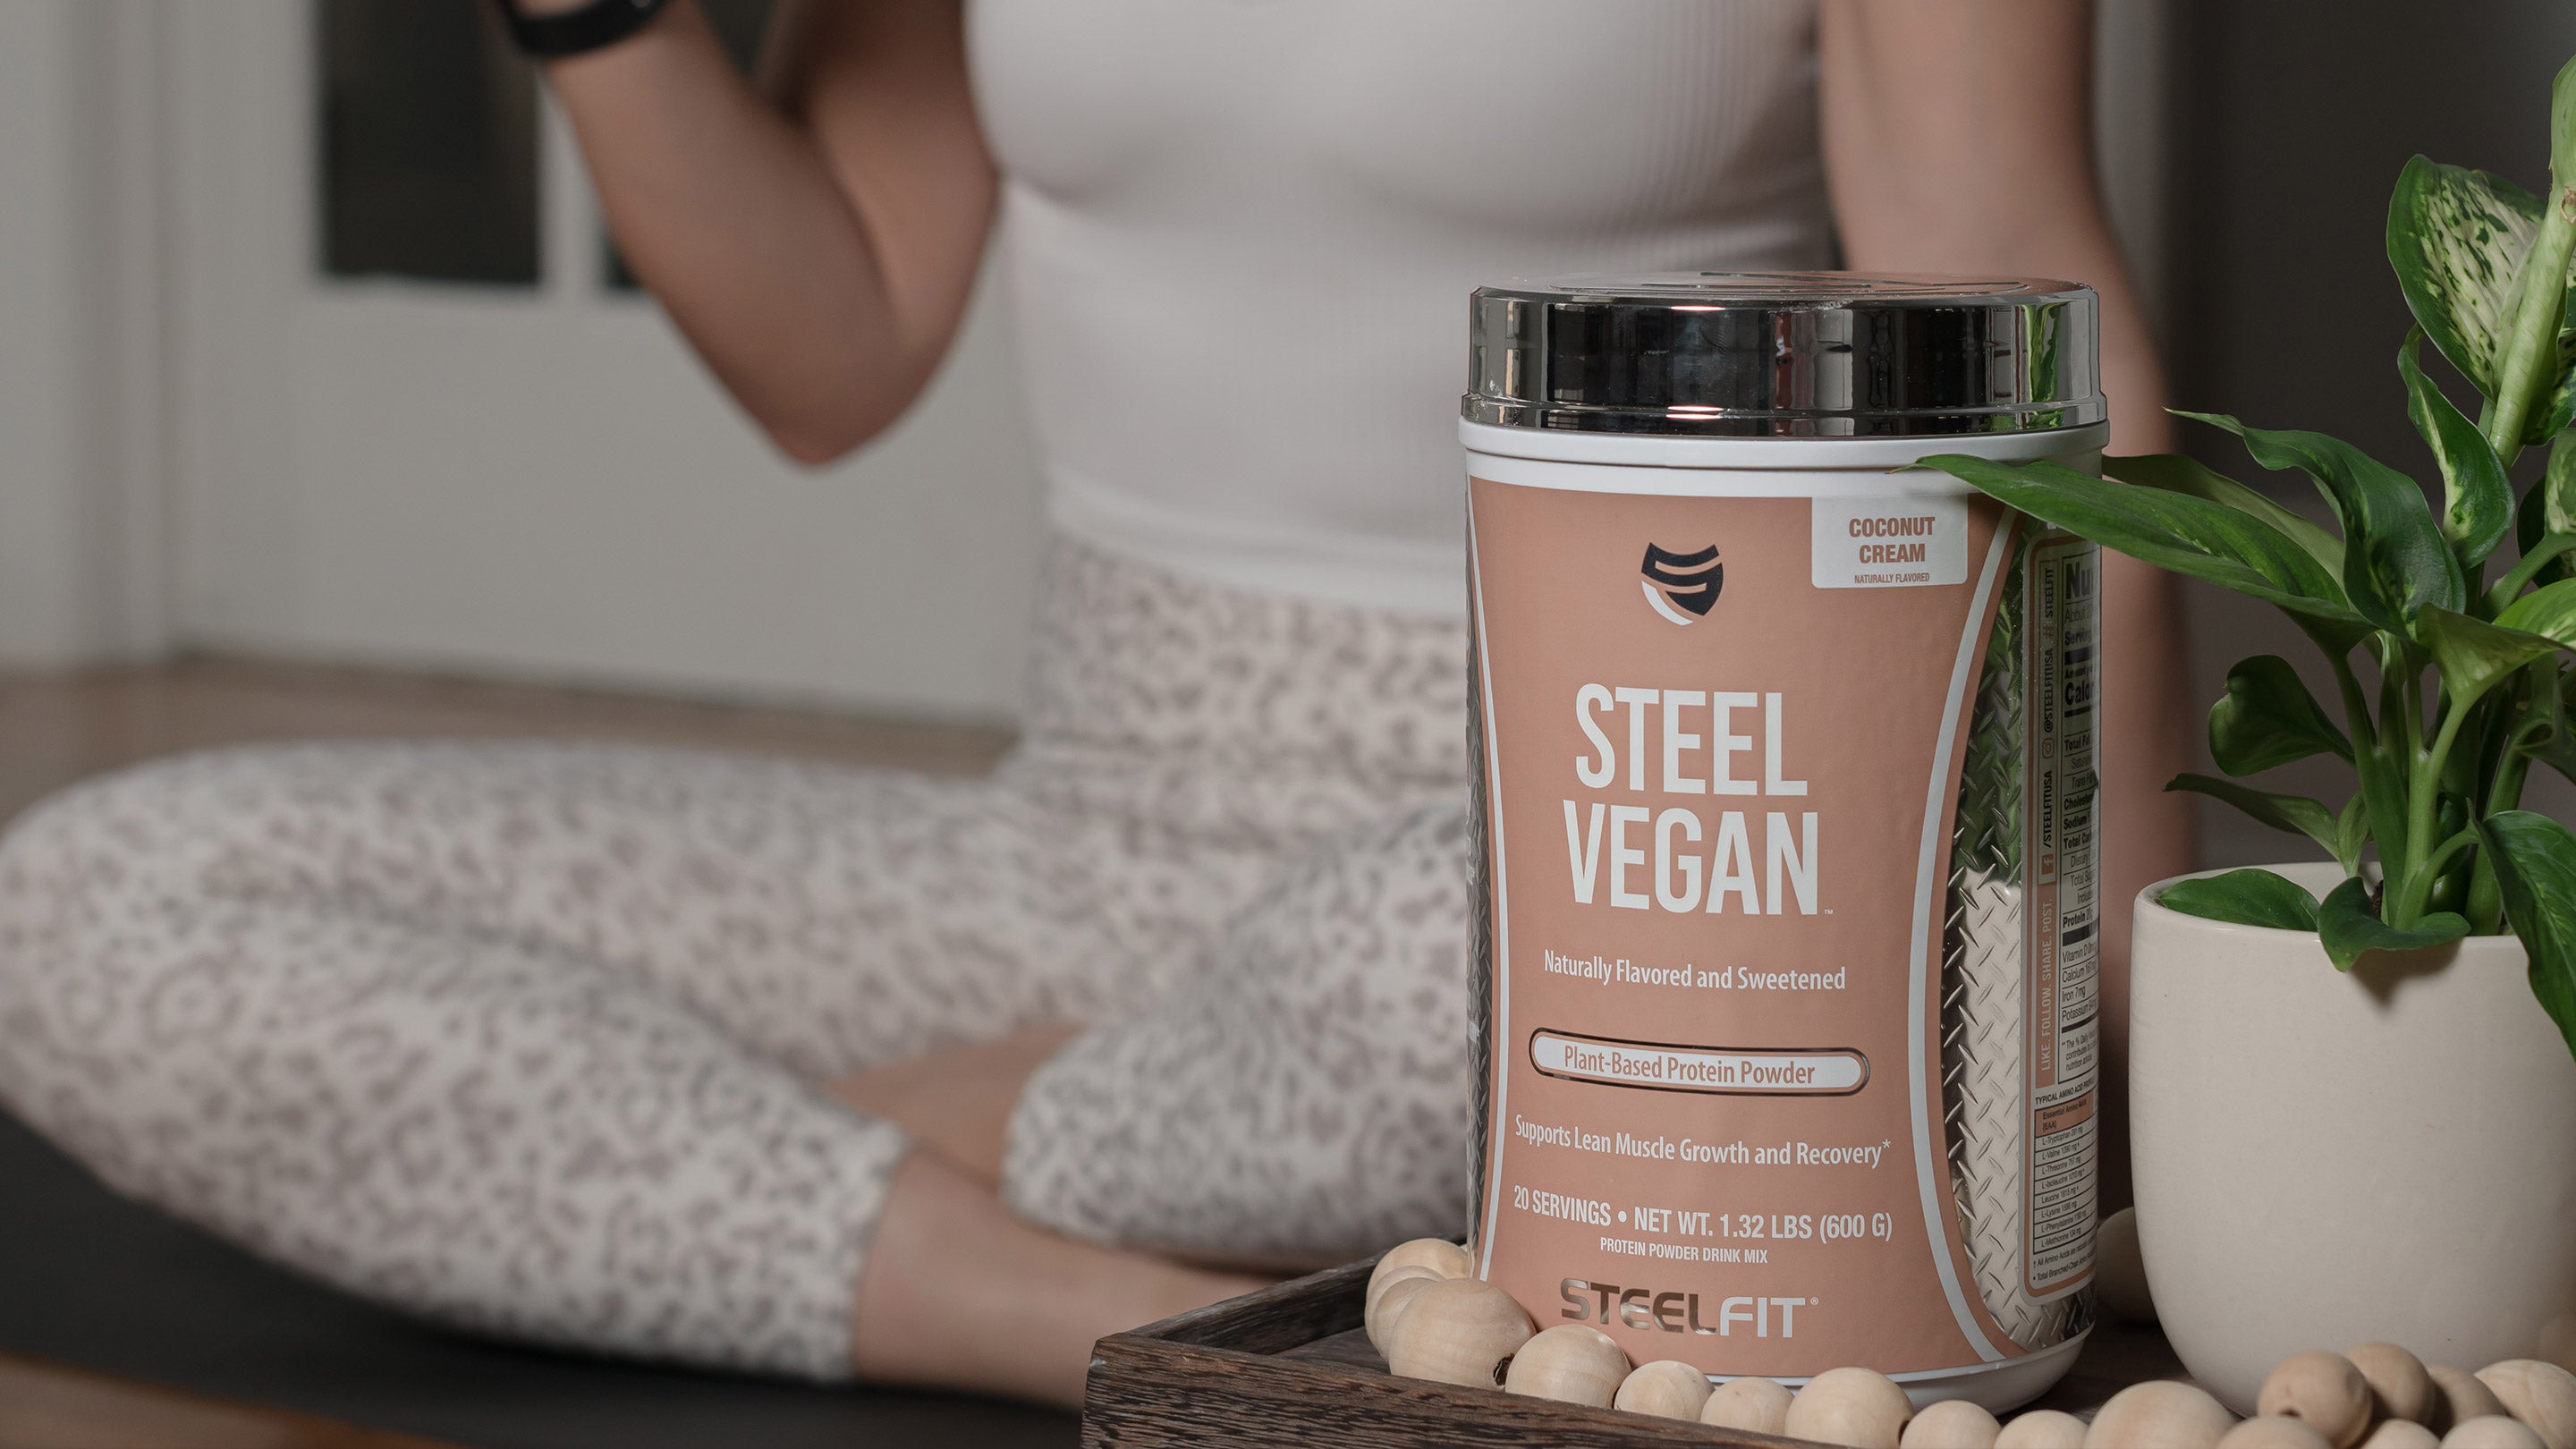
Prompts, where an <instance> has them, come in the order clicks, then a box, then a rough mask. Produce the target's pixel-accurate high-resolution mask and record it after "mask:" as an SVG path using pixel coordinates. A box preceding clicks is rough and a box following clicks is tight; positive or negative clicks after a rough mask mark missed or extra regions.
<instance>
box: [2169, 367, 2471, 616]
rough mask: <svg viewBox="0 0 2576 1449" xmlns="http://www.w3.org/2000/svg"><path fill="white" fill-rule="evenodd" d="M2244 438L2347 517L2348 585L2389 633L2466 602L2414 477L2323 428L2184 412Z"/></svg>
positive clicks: (2259, 457) (2356, 605)
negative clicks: (2300, 474)
mask: <svg viewBox="0 0 2576 1449" xmlns="http://www.w3.org/2000/svg"><path fill="white" fill-rule="evenodd" d="M2178 416H2181V417H2186V418H2198V419H2199V420H2200V421H2202V422H2205V423H2209V424H2211V425H2213V426H2215V427H2221V428H2225V429H2226V430H2227V431H2229V432H2231V433H2234V434H2235V435H2236V436H2238V437H2239V438H2242V439H2244V440H2245V449H2246V451H2247V452H2249V453H2252V454H2253V455H2254V461H2256V462H2258V463H2260V464H2262V465H2263V466H2264V467H2266V468H2273V469H2288V468H2297V469H2301V470H2302V471H2304V472H2306V474H2307V475H2308V476H2309V477H2311V478H2313V479H2315V480H2316V482H2317V486H2318V487H2319V488H2321V489H2323V490H2324V491H2325V495H2326V498H2327V500H2328V501H2329V502H2331V503H2333V504H2334V508H2335V517H2336V518H2337V519H2338V520H2340V521H2341V522H2342V524H2343V536H2344V544H2345V547H2344V560H2343V587H2344V594H2345V597H2346V598H2348V599H2349V600H2350V601H2351V604H2352V608H2353V610H2354V611H2355V612H2356V613H2359V614H2360V615H2361V616H2362V617H2363V618H2365V619H2368V620H2369V621H2370V622H2371V623H2373V624H2376V625H2377V626H2379V627H2380V628H2382V629H2385V630H2387V631H2388V632H2389V633H2392V634H2396V635H2399V636H2402V637H2412V635H2413V632H2414V631H2413V627H2412V625H2413V620H2414V618H2415V611H2416V610H2418V609H2421V608H2423V607H2425V606H2426V605H2431V606H2433V607H2436V608H2442V609H2448V610H2450V611H2451V612H2453V613H2458V612H2459V611H2460V610H2462V609H2464V608H2466V607H2468V591H2469V586H2468V581H2467V579H2466V578H2465V577H2464V576H2462V574H2461V572H2460V561H2459V560H2458V559H2457V558H2455V557H2453V556H2452V554H2451V547H2450V543H2449V541H2448V540H2446V539H2444V538H2443V537H2442V530H2441V529H2440V528H2439V527H2438V526H2436V525H2435V524H2434V522H2433V510H2432V509H2431V508H2430V507H2428V506H2427V505H2426V504H2425V502H2424V490H2423V489H2421V488H2418V487H2416V486H2415V480H2414V479H2412V478H2409V477H2407V476H2406V475H2405V474H2403V473H2400V472H2398V471H2397V470H2396V469H2394V468H2391V467H2389V466H2388V465H2387V464H2385V463H2382V462H2380V461H2378V460H2377V459H2375V458H2372V457H2371V456H2370V455H2369V454H2367V453H2364V452H2362V451H2361V450H2360V449H2359V448H2356V447H2354V446H2352V445H2351V444H2350V443H2347V442H2344V441H2342V440H2341V439H2338V438H2330V437H2327V436H2326V435H2325V434H2323V433H2310V432H2303V431H2299V430H2297V429H2280V430H2275V429H2270V428H2250V427H2247V426H2246V425H2245V424H2243V423H2240V422H2238V421H2237V420H2236V419H2234V418H2231V417H2228V416H2226V415H2225V414H2222V413H2179V414H2178Z"/></svg>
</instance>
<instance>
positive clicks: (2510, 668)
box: [2415, 584, 2576, 709]
mask: <svg viewBox="0 0 2576 1449" xmlns="http://www.w3.org/2000/svg"><path fill="white" fill-rule="evenodd" d="M2550 587H2551V588H2570V587H2576V585H2570V584H2552V585H2551V586H2550ZM2538 597H2539V595H2537V594H2525V595H2524V596H2523V598H2524V599H2526V600H2528V599H2535V598H2538ZM2512 612H2513V610H2511V609H2507V610H2506V611H2505V613H2506V614H2510V613H2512ZM2415 623H2416V629H2417V632H2418V634H2419V635H2420V636H2421V637H2422V639H2423V641H2424V647H2426V648H2427V649H2430V650H2431V651H2432V652H2433V667H2434V668H2436V669H2439V670H2440V671H2441V672H2442V688H2443V689H2444V690H2446V691H2448V692H2449V694H2450V696H2451V708H2453V709H2466V708H2467V707H2468V706H2470V705H2471V704H2474V703H2476V702H2477V699H2478V697H2479V696H2480V695H2483V694H2485V693H2486V692H2487V691H2488V690H2489V689H2492V688H2494V687H2495V684H2496V681H2498V680H2500V679H2503V678H2505V677H2506V676H2508V675H2510V674H2512V673H2513V672H2514V671H2515V670H2517V669H2520V668H2521V667H2522V666H2524V665H2526V664H2529V663H2530V662H2531V661H2533V660H2535V659H2545V658H2547V657H2548V656H2549V655H2550V654H2552V653H2553V652H2555V651H2556V650H2557V648H2558V643H2557V641H2556V640H2554V639H2551V638H2548V637H2547V636H2545V635H2541V634H2536V633H2531V632H2528V631H2525V630H2522V629H2518V628H2515V627H2513V626H2511V625H2508V624H2504V623H2503V622H2502V616H2501V615H2500V616H2498V622H2497V623H2494V624H2487V623H2481V622H2479V621H2478V620H2476V619H2472V618H2470V617H2469V616H2468V615H2466V614H2454V613H2452V612H2451V611H2450V610H2448V609H2436V608H2432V607H2429V606H2428V607H2427V608H2426V609H2425V610H2424V612H2422V613H2421V614H2418V615H2417V616H2416V617H2415Z"/></svg>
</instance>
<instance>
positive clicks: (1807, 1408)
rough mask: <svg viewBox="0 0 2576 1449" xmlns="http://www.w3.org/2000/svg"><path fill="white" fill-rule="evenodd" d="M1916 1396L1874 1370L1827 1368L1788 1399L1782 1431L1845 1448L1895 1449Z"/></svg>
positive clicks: (1787, 1434)
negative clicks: (1906, 1395)
mask: <svg viewBox="0 0 2576 1449" xmlns="http://www.w3.org/2000/svg"><path fill="white" fill-rule="evenodd" d="M1913 1417H1914V1401H1913V1400H1911V1399H1908V1398H1907V1397H1905V1390H1903V1389H1900V1388H1898V1387H1897V1386H1896V1382H1895V1381H1894V1380H1893V1379H1890V1378H1889V1377H1888V1376H1887V1375H1885V1374H1883V1373H1880V1372H1878V1371H1877V1370H1875V1369H1865V1368H1838V1369H1827V1370H1825V1371H1824V1372H1823V1373H1820V1374H1818V1375H1816V1376H1815V1377H1814V1378H1811V1379H1809V1380H1807V1386H1806V1387H1805V1388H1803V1389H1800V1390H1798V1392H1797V1396H1796V1397H1794V1398H1792V1399H1790V1400H1789V1412H1788V1414H1787V1415H1786V1417H1785V1418H1784V1419H1783V1420H1782V1428H1781V1433H1783V1434H1785V1435H1786V1436H1788V1437H1789V1438H1792V1439H1813V1440H1815V1441H1817V1442H1818V1443H1821V1444H1841V1445H1845V1446H1847V1449H1897V1441H1898V1439H1899V1437H1900V1436H1902V1435H1903V1434H1904V1433H1905V1423H1906V1421H1907V1420H1909V1419H1911V1418H1913Z"/></svg>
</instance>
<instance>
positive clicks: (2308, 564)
mask: <svg viewBox="0 0 2576 1449" xmlns="http://www.w3.org/2000/svg"><path fill="white" fill-rule="evenodd" d="M1915 466H1917V467H1923V468H1937V469H1939V470H1940V471H1942V472H1944V473H1948V474H1949V475H1951V476H1952V477H1954V478H1957V479H1959V480H1960V481H1961V482H1963V483H1966V484H1968V485H1969V486H1971V487H1973V488H1976V489H1978V490H1980V491H1982V492H1984V493H1985V494H1987V495H1988V496H1990V497H1993V498H1995V499H1998V500H2000V501H2002V502H2003V503H2005V504H2008V505H2010V506H2011V507H2014V508H2018V509H2020V510H2021V511H2022V512H2024V513H2027V514H2029V515H2030V516H2032V517H2033V518H2037V519H2039V520H2041V521H2042V522H2046V523H2051V524H2054V525H2056V526H2057V527H2059V528H2063V529H2065V530H2066V531H2067V532H2069V533H2074V534H2080V535H2082V536H2083V537H2085V538H2089V539H2091V540H2093V541H2094V542H2095V543H2098V544H2101V545H2102V546H2103V547H2105V548H2111V549H2117V550H2119V551H2120V552H2122V553H2125V554H2127V555H2129V556H2130V557H2132V558H2136V559H2140V560H2143V561H2145V562H2147V563H2150V564H2153V565H2155V566H2156V567H2158V568H2161V569H2169V570H2171V571H2173V572H2175V573H2178V574H2188V575H2190V576H2191V577H2193V578H2196V579H2204V580H2207V581H2208V582H2210V583H2213V584H2218V585H2220V586H2222V587H2225V588H2230V589H2234V590H2236V591H2237V592H2238V593H2241V594H2251V595H2253V596H2254V597H2255V598H2258V599H2262V600H2264V601H2266V602H2268V603H2272V604H2276V605H2278V606H2280V607H2281V608H2284V609H2287V610H2289V611H2290V612H2291V613H2293V614H2298V615H2301V616H2302V617H2303V620H2305V621H2307V622H2309V623H2310V624H2311V627H2312V632H2313V631H2315V630H2316V629H2319V628H2321V629H2323V630H2324V631H2325V632H2326V633H2328V634H2331V635H2333V636H2334V637H2337V638H2340V639H2341V641H2342V643H2343V646H2344V647H2346V648H2349V647H2350V646H2351V643H2352V641H2353V640H2354V639H2357V638H2359V637H2360V635H2361V634H2362V633H2363V632H2366V631H2367V629H2368V627H2369V625H2368V623H2367V622H2366V621H2365V620H2363V619H2362V618H2361V616H2360V615H2358V614H2356V613H2354V612H2353V610H2352V609H2351V608H2350V607H2349V606H2348V605H2346V604H2345V603H2344V601H2343V589H2342V588H2341V587H2340V586H2339V585H2337V584H2336V582H2335V579H2334V576H2333V575H2332V574H2329V573H2327V572H2326V570H2325V569H2324V568H2323V567H2322V566H2321V565H2319V564H2318V562H2317V561H2316V560H2315V559H2313V558H2311V557H2309V556H2308V554H2307V552H2306V550H2304V549H2302V548H2300V547H2299V546H2298V545H2297V544H2294V543H2292V542H2291V541H2290V540H2289V539H2287V538H2284V537H2283V536H2282V535H2281V531H2280V530H2279V529H2276V528H2274V527H2272V526H2271V525H2270V524H2268V523H2265V522H2264V521H2262V520H2261V519H2259V518H2255V517H2252V516H2250V515H2248V514H2244V513H2240V512H2238V511H2237V510H2235V509H2233V508H2228V507H2224V506H2222V505H2220V504H2215V503H2210V502H2207V501H2205V500H2203V499H2199V498H2194V497H2191V496H2189V495H2186V494H2180V493H2167V492H2163V491H2160V490H2158V489H2154V488H2133V487H2130V486H2128V485H2126V484H2122V483H2112V482H2105V481H2104V480H2102V479H2100V478H2096V477H2093V476H2091V475H2090V474H2086V473H2079V472H2077V471H2075V470H2074V469H2072V468H2069V467H2067V466H2066V465H2065V464H2063V463H2052V462H2047V461H2044V460H2043V461H2039V462H2032V463H1999V462H1996V461H1995V460H1994V459H1991V458H1973V457H1969V456H1967V455H1966V454H1962V453H1945V454H1940V455H1938V456H1935V457H1930V458H1925V459H1924V460H1923V461H1922V462H1921V463H1919V464H1916V465H1915Z"/></svg>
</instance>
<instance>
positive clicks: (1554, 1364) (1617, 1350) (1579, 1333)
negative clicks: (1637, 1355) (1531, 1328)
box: [1503, 1323, 1628, 1409]
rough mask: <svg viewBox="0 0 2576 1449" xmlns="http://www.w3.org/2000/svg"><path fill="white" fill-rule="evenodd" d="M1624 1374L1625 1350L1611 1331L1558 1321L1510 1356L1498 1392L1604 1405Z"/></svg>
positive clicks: (1625, 1364)
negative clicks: (1508, 1366)
mask: <svg viewBox="0 0 2576 1449" xmlns="http://www.w3.org/2000/svg"><path fill="white" fill-rule="evenodd" d="M1627 1377H1628V1353H1627V1350H1625V1349H1623V1348H1621V1347H1619V1345H1618V1343H1617V1342H1615V1341H1614V1340H1612V1338H1611V1337H1610V1335H1608V1334H1606V1333H1603V1332H1602V1331H1601V1330H1600V1329H1597V1328H1594V1327H1593V1326H1592V1325H1590V1324H1588V1323H1560V1324H1558V1325H1557V1326H1555V1327H1554V1328H1549V1329H1542V1330H1540V1332H1539V1334H1538V1336H1537V1337H1535V1338H1532V1339H1531V1340H1530V1341H1529V1342H1527V1343H1524V1344H1522V1345H1521V1346H1520V1350H1519V1351H1518V1352H1516V1353H1514V1354H1513V1355H1512V1366H1511V1368H1510V1369H1509V1370H1507V1371H1506V1372H1505V1373H1504V1375H1503V1391H1504V1392H1505V1393H1513V1394H1522V1395H1526V1396H1527V1397H1529V1398H1533V1399H1554V1400H1556V1401H1557V1402H1559V1403H1565V1404H1588V1405H1590V1406H1591V1407H1593V1408H1596V1409H1606V1408H1608V1407H1610V1401H1611V1400H1612V1399H1615V1398H1617V1397H1618V1396H1619V1384H1620V1382H1621V1381H1622V1380H1624V1379H1626V1378H1627Z"/></svg>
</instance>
